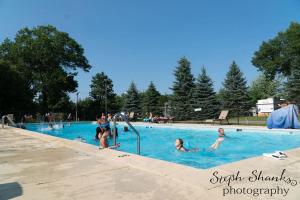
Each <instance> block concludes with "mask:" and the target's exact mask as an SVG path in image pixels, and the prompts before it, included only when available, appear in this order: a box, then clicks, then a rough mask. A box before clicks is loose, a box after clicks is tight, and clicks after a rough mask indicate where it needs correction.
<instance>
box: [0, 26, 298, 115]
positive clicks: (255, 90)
mask: <svg viewBox="0 0 300 200" xmlns="http://www.w3.org/2000/svg"><path fill="white" fill-rule="evenodd" d="M252 64H253V65H254V66H255V67H257V69H258V70H259V71H260V76H259V77H258V78H257V79H256V80H255V81H253V82H252V83H251V84H250V86H248V84H247V81H246V78H245V76H244V74H243V73H242V71H241V70H240V68H239V66H238V64H237V63H236V62H235V61H233V62H232V63H231V64H230V66H229V69H228V72H227V74H226V77H225V79H224V81H223V83H222V87H221V89H220V90H219V91H215V89H214V85H213V80H212V79H211V78H210V76H209V75H208V74H207V71H206V69H205V67H202V68H201V69H200V71H199V75H198V76H197V77H194V75H193V74H192V73H191V63H190V61H189V60H188V59H187V58H186V57H182V58H180V59H179V60H178V64H177V66H176V67H175V70H174V77H175V80H174V82H173V85H172V86H171V90H172V94H170V95H167V94H164V95H162V94H160V92H159V91H158V90H157V89H156V86H155V84H154V83H153V82H150V83H149V86H148V88H147V90H146V91H145V92H140V91H138V89H137V86H136V84H135V83H134V82H131V84H130V86H129V88H128V90H127V91H126V92H125V93H123V94H121V95H117V94H116V93H115V92H114V90H113V81H112V80H111V79H110V78H109V77H108V76H107V75H106V74H105V73H104V72H100V73H97V74H95V75H94V76H93V78H92V81H91V84H90V94H89V97H87V98H85V99H80V101H79V102H78V110H79V116H80V119H83V120H92V119H94V117H95V115H97V114H101V113H105V112H109V113H115V112H118V111H125V112H134V113H136V114H137V115H139V117H144V116H147V115H149V113H152V114H153V115H163V112H164V109H166V106H167V107H168V110H169V111H170V115H172V116H174V117H175V118H176V119H177V120H203V119H211V118H216V117H218V115H219V113H220V110H222V109H228V110H230V115H231V116H244V115H248V114H249V109H250V108H251V107H255V103H256V101H257V100H258V99H263V98H268V97H278V98H284V99H287V100H292V101H295V102H296V103H297V104H299V102H300V24H298V23H295V22H293V23H291V24H290V26H289V27H288V28H287V29H286V30H285V31H282V32H279V33H278V34H277V35H276V36H275V37H274V38H272V39H270V40H268V41H264V42H263V43H262V44H261V45H260V47H259V49H258V50H257V51H256V52H254V55H253V58H252ZM91 67H92V66H91V65H90V64H89V62H88V60H87V58H86V57H85V55H84V49H83V47H82V46H81V45H80V44H79V43H78V42H77V41H75V40H74V39H73V38H72V37H70V36H69V34H68V33H65V32H61V31H59V30H57V29H56V28H55V27H53V26H51V25H48V26H37V27H33V28H31V29H29V28H23V29H21V30H19V31H18V32H17V34H16V36H15V38H14V39H12V40H11V39H5V40H4V41H3V42H2V43H1V44H0V115H1V114H6V113H14V114H18V115H23V114H26V113H46V112H49V111H51V112H64V113H74V110H75V103H74V102H72V101H71V100H70V97H69V93H72V92H76V91H77V86H78V83H77V81H76V80H75V77H76V75H77V73H78V70H83V71H85V72H89V70H90V69H91ZM199 108H201V111H198V112H195V109H199Z"/></svg>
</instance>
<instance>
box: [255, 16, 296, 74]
mask: <svg viewBox="0 0 300 200" xmlns="http://www.w3.org/2000/svg"><path fill="white" fill-rule="evenodd" d="M299 52H300V24H298V23H295V22H293V23H291V24H290V26H289V28H288V29H287V30H286V31H284V32H279V33H278V34H277V36H276V37H274V38H272V39H270V40H269V41H267V42H263V43H262V45H261V46H260V47H259V50H258V51H256V52H255V53H254V57H253V58H252V63H253V65H254V66H256V67H257V68H258V69H259V70H260V71H262V72H264V74H265V75H266V76H267V77H268V78H269V79H274V77H275V76H276V74H283V75H284V76H290V75H291V74H292V71H293V70H294V69H295V68H296V67H297V66H299V65H300V53H299Z"/></svg>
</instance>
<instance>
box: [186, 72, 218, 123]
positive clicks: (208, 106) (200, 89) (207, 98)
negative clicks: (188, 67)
mask: <svg viewBox="0 0 300 200" xmlns="http://www.w3.org/2000/svg"><path fill="white" fill-rule="evenodd" d="M191 105H192V106H193V108H194V109H195V108H201V111H199V112H195V113H194V115H193V118H194V119H200V120H204V119H211V118H215V117H216V115H217V112H218V111H219V104H218V101H217V97H216V93H215V92H214V88H213V82H212V80H211V78H210V77H209V76H208V75H207V74H206V70H205V68H204V67H203V68H202V69H201V73H200V74H199V76H198V79H197V81H196V86H195V88H194V89H193V94H192V99H191Z"/></svg>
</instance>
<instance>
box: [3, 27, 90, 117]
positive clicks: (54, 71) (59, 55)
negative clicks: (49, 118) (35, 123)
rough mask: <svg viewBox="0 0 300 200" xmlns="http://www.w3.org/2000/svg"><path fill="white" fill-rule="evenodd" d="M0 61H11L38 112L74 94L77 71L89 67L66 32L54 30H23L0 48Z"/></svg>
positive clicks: (81, 50) (52, 106)
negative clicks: (32, 94)
mask: <svg viewBox="0 0 300 200" xmlns="http://www.w3.org/2000/svg"><path fill="white" fill-rule="evenodd" d="M0 59H3V60H6V61H9V62H11V63H12V64H13V65H15V66H16V68H17V71H18V72H19V73H21V74H22V76H23V77H24V79H25V80H26V82H27V84H30V88H32V91H33V92H35V93H36V94H37V95H38V100H39V103H40V104H41V107H42V109H43V110H42V112H45V111H48V109H53V108H54V107H55V104H56V103H57V102H58V101H59V100H60V99H61V98H64V97H65V96H66V95H67V94H68V92H75V91H76V88H77V81H76V80H75V79H74V77H75V76H76V74H77V73H76V70H77V69H83V70H84V71H89V69H90V68H91V66H90V65H89V64H88V61H87V59H86V57H85V56H84V50H83V48H82V47H81V46H80V45H79V44H78V43H77V42H76V41H75V40H74V39H73V38H71V37H70V36H69V35H68V34H67V33H65V32H60V31H58V30H57V29H56V28H55V27H53V26H51V25H48V26H37V27H34V28H32V29H29V28H23V29H21V30H20V31H18V33H17V34H16V37H15V39H14V40H13V41H10V40H8V39H6V40H4V42H3V43H2V44H1V45H0Z"/></svg>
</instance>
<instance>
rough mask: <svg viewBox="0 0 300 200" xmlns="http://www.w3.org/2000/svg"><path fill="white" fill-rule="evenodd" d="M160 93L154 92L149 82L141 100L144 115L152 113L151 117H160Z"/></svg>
mask: <svg viewBox="0 0 300 200" xmlns="http://www.w3.org/2000/svg"><path fill="white" fill-rule="evenodd" d="M159 100H160V93H159V92H158V91H157V90H156V87H155V85H154V84H153V82H152V81H151V83H150V85H149V87H148V89H147V90H146V92H145V94H144V98H143V111H144V113H152V114H153V115H161V113H162V110H161V109H160V107H159Z"/></svg>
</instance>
